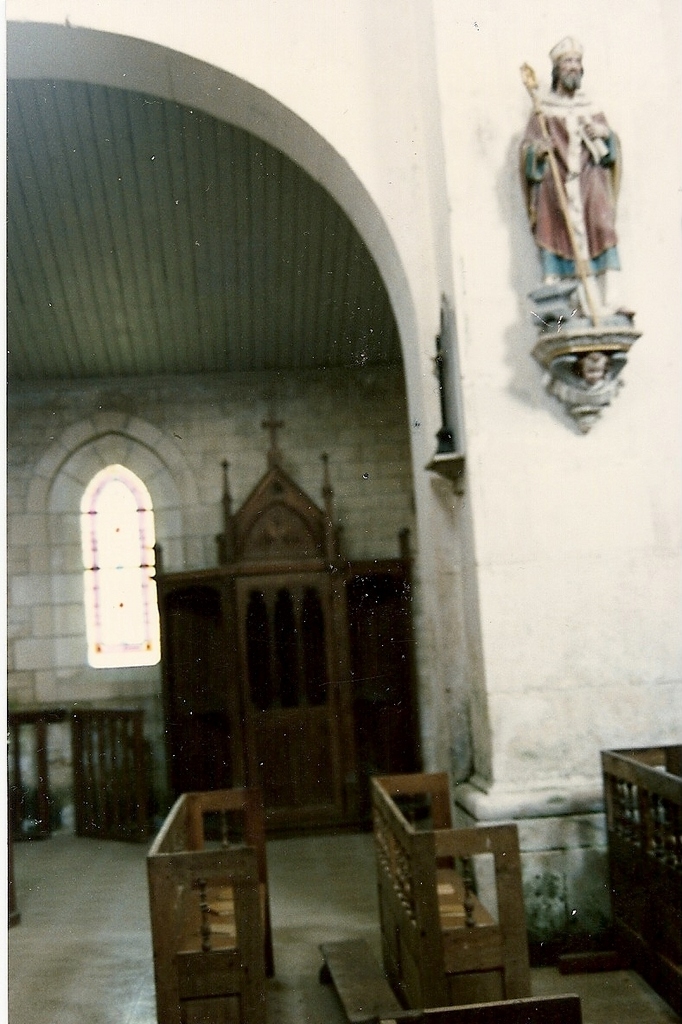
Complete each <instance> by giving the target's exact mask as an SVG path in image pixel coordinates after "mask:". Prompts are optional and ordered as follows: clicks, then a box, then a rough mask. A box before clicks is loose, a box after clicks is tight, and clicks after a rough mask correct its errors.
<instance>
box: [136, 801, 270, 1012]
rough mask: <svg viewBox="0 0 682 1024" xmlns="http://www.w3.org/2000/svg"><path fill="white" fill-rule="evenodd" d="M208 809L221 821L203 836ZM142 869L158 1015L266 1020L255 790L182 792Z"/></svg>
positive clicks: (264, 905)
mask: <svg viewBox="0 0 682 1024" xmlns="http://www.w3.org/2000/svg"><path fill="white" fill-rule="evenodd" d="M209 815H211V816H212V819H211V820H215V819H216V818H217V820H218V821H219V822H220V823H221V824H222V826H224V828H223V835H222V836H221V838H220V840H217V839H216V840H215V841H212V842H207V840H206V820H207V816H209ZM230 827H232V829H233V830H234V829H236V830H237V832H238V838H239V839H240V840H241V841H240V842H239V843H237V844H231V843H230V842H229V828H230ZM147 875H148V883H149V908H150V916H151V927H152V947H153V953H154V981H155V986H156V1012H157V1020H158V1022H159V1024H194V1022H197V1024H198V1022H199V1021H201V1022H202V1024H265V1019H266V1016H265V978H266V976H271V975H272V974H273V973H274V958H273V949H272V928H271V923H270V901H269V894H268V884H267V864H266V855H265V826H264V815H263V806H262V800H261V795H260V792H259V791H258V790H256V789H227V790H214V791H210V792H203V793H185V794H183V795H182V796H181V797H179V799H178V800H177V801H176V802H175V804H174V806H173V808H172V810H171V811H170V813H169V815H168V817H167V818H166V821H165V822H164V824H163V827H162V828H161V831H160V832H159V834H158V836H157V838H156V840H155V841H154V843H153V845H152V847H151V849H150V851H149V853H148V855H147Z"/></svg>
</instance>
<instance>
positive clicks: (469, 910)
mask: <svg viewBox="0 0 682 1024" xmlns="http://www.w3.org/2000/svg"><path fill="white" fill-rule="evenodd" d="M462 878H463V880H464V923H465V924H466V926H467V928H473V927H474V925H475V924H476V922H475V921H474V889H475V884H474V876H473V867H472V864H471V860H470V859H468V858H467V860H465V861H463V862H462Z"/></svg>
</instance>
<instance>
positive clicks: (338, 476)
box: [8, 367, 413, 800]
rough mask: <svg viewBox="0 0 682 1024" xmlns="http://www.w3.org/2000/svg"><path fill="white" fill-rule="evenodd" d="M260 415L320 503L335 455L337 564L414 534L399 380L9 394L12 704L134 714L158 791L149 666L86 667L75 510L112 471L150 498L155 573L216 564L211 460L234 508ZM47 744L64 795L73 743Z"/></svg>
mask: <svg viewBox="0 0 682 1024" xmlns="http://www.w3.org/2000/svg"><path fill="white" fill-rule="evenodd" d="M270 413H274V415H275V416H276V417H277V418H278V419H281V420H283V421H284V427H283V429H282V430H281V431H280V433H279V444H280V447H281V449H282V451H283V455H284V460H283V465H284V468H285V469H286V471H287V472H288V473H290V475H291V476H292V477H293V478H294V479H295V480H296V482H297V483H299V484H300V485H301V486H302V487H303V489H304V490H305V491H306V493H308V494H309V495H310V497H311V498H312V500H313V501H315V502H317V503H318V504H321V502H322V498H321V487H322V473H323V466H322V461H321V455H322V453H323V452H326V453H327V454H328V455H329V467H330V475H331V480H332V485H333V487H334V492H335V506H336V513H337V521H338V522H339V524H340V525H341V527H342V528H343V544H344V549H345V553H346V554H347V555H348V556H349V557H352V558H372V557H394V556H397V555H398V553H399V546H398V533H399V531H400V530H401V529H402V528H404V527H408V528H411V527H412V526H413V504H412V470H411V461H410V443H409V442H410V439H409V431H408V422H407V412H406V401H405V392H404V385H403V379H402V373H401V371H400V369H399V368H395V367H386V368H380V369H377V368H374V369H367V368H363V369H350V370H347V371H346V370H340V371H336V370H335V371H330V370H322V371H311V372H306V373H299V374H294V375H291V376H288V377H287V376H284V375H281V374H272V375H267V374H258V375H256V374H253V375H251V374H246V375H244V374H242V375H238V376H232V377H220V378H216V377H210V378H207V377H192V378H189V379H182V380H180V379H176V380H173V379H155V380H143V381H130V382H125V381H115V382H114V381H111V382H86V383H83V384H72V385H63V384H60V385H59V386H58V387H57V386H55V387H51V386H50V385H49V384H46V385H44V386H42V387H40V388H35V387H32V388H26V389H22V388H14V389H13V392H12V395H11V397H10V400H9V408H8V695H9V701H10V704H17V705H22V704H30V703H34V702H43V703H57V704H65V705H67V706H69V705H71V704H73V703H74V702H79V703H85V704H93V703H96V704H109V705H112V706H115V705H117V704H119V705H120V704H125V705H128V706H144V707H145V710H146V720H147V730H148V733H149V740H150V746H151V751H152V754H153V761H154V777H155V785H156V787H157V789H159V790H160V791H162V790H163V788H164V781H165V773H164V764H163V723H162V709H161V701H160V668H159V666H152V667H140V668H122V669H112V668H110V669H93V668H90V667H89V666H88V664H87V657H86V639H85V617H84V610H83V579H82V573H83V569H82V560H81V542H80V519H79V516H80V500H81V497H82V495H83V492H84V490H85V487H86V486H87V484H88V482H89V481H90V479H92V477H93V476H94V474H95V473H96V472H98V471H99V470H100V469H103V468H104V467H105V466H107V465H109V464H111V463H116V462H120V463H122V464H123V465H125V466H127V468H129V469H131V470H132V471H133V472H134V473H136V474H137V475H138V476H139V477H140V478H141V479H142V480H143V481H144V483H145V484H146V486H147V487H148V489H149V491H150V494H151V497H152V502H153V505H154V510H155V522H156V535H157V541H158V542H159V543H160V545H161V547H162V550H163V564H164V568H165V569H168V570H182V569H188V570H189V569H201V568H208V567H211V566H215V565H216V564H217V548H216V543H215V536H216V534H217V533H219V532H220V530H221V529H222V519H221V504H220V498H221V491H222V469H221V462H222V460H223V459H227V460H228V462H229V464H230V469H229V477H230V486H231V491H232V495H233V500H234V508H235V509H236V508H238V507H239V506H240V505H241V503H242V502H243V501H244V500H245V498H246V497H247V496H248V494H249V492H250V491H251V489H252V488H253V487H254V486H255V485H256V484H257V482H258V481H259V479H260V478H261V476H262V475H263V473H264V472H265V471H266V468H267V459H266V453H267V450H268V447H269V435H268V433H267V432H266V431H265V430H263V429H262V426H261V424H262V421H263V420H264V419H267V418H268V415H269V414H270ZM51 742H52V743H53V745H54V748H55V749H54V750H52V749H51V753H50V756H51V760H53V761H54V763H55V766H56V765H57V764H59V765H60V766H61V767H60V769H59V773H58V774H59V778H60V780H62V784H63V785H66V783H65V782H64V778H65V772H64V767H63V766H64V765H65V764H66V765H68V763H69V751H68V735H67V734H66V733H64V734H63V735H62V733H60V734H59V736H57V734H56V733H55V738H54V740H53V741H51ZM28 767H29V766H27V768H28ZM67 788H68V787H67ZM63 799H64V800H68V794H66V795H64V797H63Z"/></svg>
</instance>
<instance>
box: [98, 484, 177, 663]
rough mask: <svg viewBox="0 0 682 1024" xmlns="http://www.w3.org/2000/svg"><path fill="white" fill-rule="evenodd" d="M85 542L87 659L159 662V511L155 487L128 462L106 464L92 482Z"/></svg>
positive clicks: (106, 661)
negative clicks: (150, 488) (156, 531)
mask: <svg viewBox="0 0 682 1024" xmlns="http://www.w3.org/2000/svg"><path fill="white" fill-rule="evenodd" d="M81 542H82V549H83V566H84V573H83V580H84V597H85V623H86V630H87V641H88V662H89V664H90V665H92V666H93V668H116V667H121V668H123V667H126V666H128V667H132V666H134V665H156V664H157V662H158V661H159V660H160V656H161V651H160V641H159V610H158V604H157V597H156V582H155V579H154V577H155V573H156V570H155V558H154V543H155V536H154V510H153V508H152V501H151V497H150V495H149V491H148V490H147V488H146V487H145V485H144V484H143V482H142V481H141V480H140V479H139V477H137V476H135V474H134V473H132V472H131V471H130V470H129V469H126V468H125V466H107V468H106V469H103V470H101V471H100V472H99V473H97V474H96V475H95V476H94V477H93V478H92V480H91V481H90V483H89V484H88V486H87V487H86V489H85V494H84V495H83V499H82V501H81Z"/></svg>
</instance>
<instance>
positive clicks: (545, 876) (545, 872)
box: [454, 782, 611, 964]
mask: <svg viewBox="0 0 682 1024" xmlns="http://www.w3.org/2000/svg"><path fill="white" fill-rule="evenodd" d="M454 803H455V807H454V821H455V825H456V826H457V827H462V828H463V827H469V826H474V825H489V824H495V823H498V822H499V823H501V822H509V821H511V822H514V824H516V825H517V827H518V830H519V845H520V848H521V864H522V874H523V895H524V903H525V907H526V921H527V925H528V941H529V944H530V951H531V962H532V963H535V964H538V963H548V962H553V961H554V960H555V959H556V956H557V955H558V954H560V953H564V952H569V951H570V952H574V951H577V950H587V949H600V948H607V947H608V946H609V944H610V926H611V906H610V896H609V880H608V862H607V845H606V827H605V817H604V813H603V799H602V792H601V787H600V786H598V785H596V784H595V785H594V786H589V785H587V786H584V785H583V786H580V785H575V786H572V787H571V786H567V787H566V788H564V789H558V788H553V789H546V790H527V791H509V790H503V789H502V788H501V787H495V786H493V787H491V788H490V789H489V790H488V791H487V792H485V791H484V790H483V789H482V788H479V787H478V786H476V785H475V784H472V783H471V782H469V783H463V784H461V785H459V786H457V787H456V788H455V790H454ZM477 877H478V883H479V888H482V890H483V891H482V896H483V898H484V901H485V900H489V901H490V902H491V903H492V902H493V901H494V893H492V892H491V891H490V889H489V886H490V885H492V878H490V879H487V878H486V876H485V871H483V872H481V873H478V875H477Z"/></svg>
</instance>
